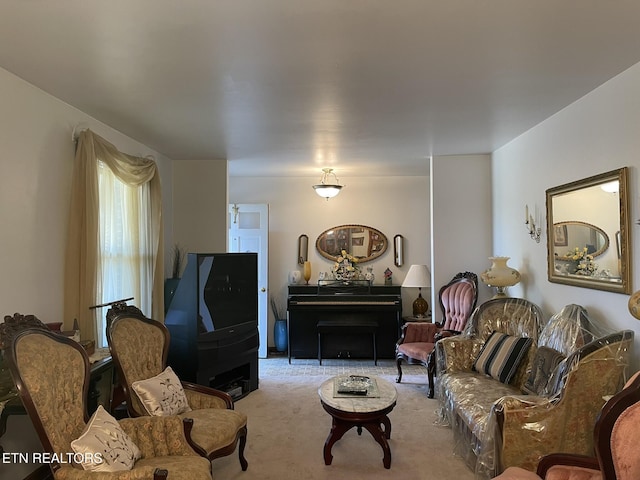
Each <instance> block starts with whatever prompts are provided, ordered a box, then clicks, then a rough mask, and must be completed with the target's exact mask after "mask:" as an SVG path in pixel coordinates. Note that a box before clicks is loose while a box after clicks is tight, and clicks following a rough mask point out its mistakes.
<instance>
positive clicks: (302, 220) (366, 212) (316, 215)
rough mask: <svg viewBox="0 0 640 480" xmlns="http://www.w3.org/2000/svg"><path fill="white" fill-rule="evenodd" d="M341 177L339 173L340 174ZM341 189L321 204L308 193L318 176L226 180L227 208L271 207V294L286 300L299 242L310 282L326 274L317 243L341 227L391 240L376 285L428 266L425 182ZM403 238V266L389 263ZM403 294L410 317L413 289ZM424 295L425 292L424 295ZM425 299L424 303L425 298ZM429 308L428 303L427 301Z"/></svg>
mask: <svg viewBox="0 0 640 480" xmlns="http://www.w3.org/2000/svg"><path fill="white" fill-rule="evenodd" d="M339 174H340V172H338V175H339ZM339 177H340V182H341V183H342V184H344V185H346V186H345V188H343V189H342V192H341V193H340V194H339V195H338V196H337V197H335V198H332V199H330V200H328V201H327V200H324V199H323V198H320V197H319V196H318V195H316V193H315V192H314V191H313V189H312V188H311V185H313V184H314V183H317V177H268V178H255V177H230V178H229V202H230V203H266V204H268V205H269V292H270V293H271V294H273V295H275V296H276V297H277V298H279V299H280V300H281V301H282V302H284V301H286V295H287V283H288V276H289V272H290V271H291V270H295V269H298V270H300V271H302V270H301V267H300V266H299V265H298V264H297V255H298V237H299V236H300V235H301V234H303V233H304V234H306V235H307V236H308V237H309V260H310V261H311V265H312V278H311V281H310V283H312V282H316V281H317V279H318V272H320V271H329V270H330V269H331V266H332V262H330V261H329V260H327V259H325V258H324V257H322V256H320V255H319V254H318V253H317V252H316V249H315V242H316V239H317V238H318V235H320V234H321V233H322V232H323V231H324V230H326V229H328V228H330V227H334V226H337V225H342V224H361V225H366V226H369V227H373V228H377V229H378V230H380V231H381V232H382V233H384V234H385V235H386V237H387V239H388V240H389V242H390V243H389V247H388V249H387V251H386V252H385V253H384V254H383V255H382V256H381V257H380V258H379V259H377V260H375V261H372V262H369V263H365V264H363V265H362V266H363V267H367V266H373V269H374V274H375V282H374V283H376V284H382V283H384V280H383V272H384V270H385V269H386V268H387V267H388V268H390V269H391V270H392V271H393V272H394V275H393V282H394V284H396V285H399V284H401V283H402V280H404V277H405V275H406V273H407V271H408V270H409V267H410V266H411V264H414V263H426V264H429V257H430V254H429V248H430V247H429V244H430V229H429V224H430V220H429V207H428V205H429V177H426V176H424V177H384V178H382V177H343V176H341V175H339ZM398 233H399V234H401V235H402V236H404V238H405V264H404V266H403V267H401V268H398V267H396V266H395V265H394V264H393V244H392V241H393V237H394V235H396V234H398ZM414 290H415V289H410V291H407V292H405V291H403V304H404V308H403V311H404V313H405V314H409V315H410V314H411V302H413V300H414V299H415V297H416V296H417V290H415V291H414ZM426 293H427V295H428V292H426ZM427 295H425V296H426V297H427V299H428V296H427ZM430 303H431V302H430ZM272 336H273V318H272V315H271V312H269V345H273V338H272Z"/></svg>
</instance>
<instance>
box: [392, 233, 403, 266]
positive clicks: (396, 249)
mask: <svg viewBox="0 0 640 480" xmlns="http://www.w3.org/2000/svg"><path fill="white" fill-rule="evenodd" d="M393 264H394V265H395V266H396V267H401V266H402V265H403V264H404V237H403V236H402V235H400V234H398V235H396V236H395V237H393Z"/></svg>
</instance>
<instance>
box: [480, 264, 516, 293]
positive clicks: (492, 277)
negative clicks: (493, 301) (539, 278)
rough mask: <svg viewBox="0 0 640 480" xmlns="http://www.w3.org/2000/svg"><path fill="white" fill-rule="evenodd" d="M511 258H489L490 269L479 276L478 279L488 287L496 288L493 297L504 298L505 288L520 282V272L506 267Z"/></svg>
mask: <svg viewBox="0 0 640 480" xmlns="http://www.w3.org/2000/svg"><path fill="white" fill-rule="evenodd" d="M509 258H511V257H489V260H491V262H492V263H491V267H490V268H489V269H488V270H487V271H485V272H484V273H482V274H481V275H480V279H481V280H482V281H483V282H484V283H486V284H487V285H488V286H490V287H496V290H497V293H496V295H495V297H506V291H505V290H506V288H507V287H511V286H513V285H515V284H516V283H518V282H519V281H520V272H518V270H516V269H515V268H511V267H510V266H509V265H507V262H508V261H509Z"/></svg>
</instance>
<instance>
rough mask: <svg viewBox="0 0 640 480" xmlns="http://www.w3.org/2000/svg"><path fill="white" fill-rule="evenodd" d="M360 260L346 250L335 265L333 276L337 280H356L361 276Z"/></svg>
mask: <svg viewBox="0 0 640 480" xmlns="http://www.w3.org/2000/svg"><path fill="white" fill-rule="evenodd" d="M357 263H358V259H357V258H356V257H354V256H353V255H351V254H350V253H347V251H346V250H342V251H341V252H340V255H339V256H338V258H336V263H334V264H333V275H334V276H335V278H336V280H355V279H357V278H358V276H359V275H360V270H359V268H358V265H357Z"/></svg>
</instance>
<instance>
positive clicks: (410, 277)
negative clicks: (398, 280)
mask: <svg viewBox="0 0 640 480" xmlns="http://www.w3.org/2000/svg"><path fill="white" fill-rule="evenodd" d="M429 285H431V273H430V272H429V268H428V267H427V266H426V265H411V267H410V268H409V272H407V276H406V277H405V279H404V282H402V286H403V287H414V288H418V298H416V299H415V301H414V302H413V316H414V317H426V314H427V312H428V311H429V304H428V303H427V301H426V300H425V299H424V298H422V287H428V286H429Z"/></svg>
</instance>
